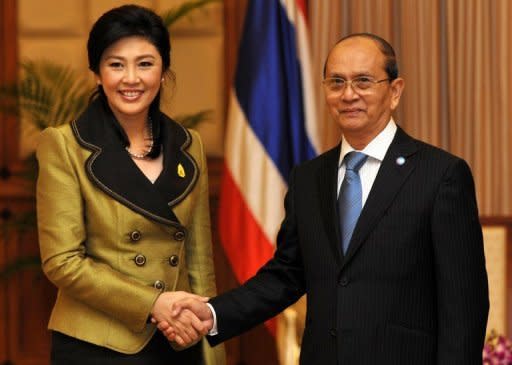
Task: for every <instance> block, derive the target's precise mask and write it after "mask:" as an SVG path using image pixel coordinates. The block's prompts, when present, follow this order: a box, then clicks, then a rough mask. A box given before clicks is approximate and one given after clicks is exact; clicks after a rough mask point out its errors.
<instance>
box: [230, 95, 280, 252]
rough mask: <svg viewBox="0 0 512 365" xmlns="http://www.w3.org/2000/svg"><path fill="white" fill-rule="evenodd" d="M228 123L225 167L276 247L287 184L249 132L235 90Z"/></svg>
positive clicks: (253, 135) (231, 97)
mask: <svg viewBox="0 0 512 365" xmlns="http://www.w3.org/2000/svg"><path fill="white" fill-rule="evenodd" d="M228 120H229V128H228V129H227V132H226V144H225V145H226V151H225V160H226V165H227V167H228V168H229V170H230V171H231V174H232V176H233V180H234V181H235V183H236V184H237V186H238V188H239V190H240V192H241V194H242V195H243V196H244V197H245V200H246V202H247V205H248V206H249V209H250V211H251V213H252V215H253V217H254V219H255V220H256V221H257V222H258V224H259V226H260V227H261V229H262V230H263V232H265V234H266V236H267V239H268V241H269V242H272V243H273V244H274V245H275V242H276V236H277V232H278V230H279V227H280V224H281V221H282V219H283V217H284V207H283V197H284V195H285V193H286V190H287V184H286V181H284V180H283V178H282V177H281V174H280V173H279V170H278V169H277V168H276V166H275V165H274V163H273V161H272V159H271V158H270V157H269V156H268V155H267V153H266V150H265V149H264V148H263V145H262V144H261V143H260V141H259V139H258V138H257V137H256V136H255V134H254V132H253V131H252V129H251V128H250V126H249V123H248V122H247V119H246V117H245V115H244V113H243V111H242V109H241V107H240V104H239V103H238V100H237V98H236V94H235V92H234V90H231V96H230V105H229V116H228Z"/></svg>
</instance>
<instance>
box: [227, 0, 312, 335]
mask: <svg viewBox="0 0 512 365" xmlns="http://www.w3.org/2000/svg"><path fill="white" fill-rule="evenodd" d="M310 69H311V61H310V54H309V43H308V29H307V21H306V6H305V0H251V1H249V4H248V8H247V14H246V18H245V25H244V31H243V35H242V39H241V42H240V48H239V55H238V66H237V70H236V75H235V81H234V85H233V89H232V91H231V97H230V105H229V115H228V126H227V132H226V148H225V166H224V175H223V180H222V183H221V193H220V194H221V195H220V212H219V233H220V239H221V242H222V245H223V246H224V250H225V253H226V255H227V257H228V259H229V261H230V263H231V265H232V267H233V271H234V273H235V275H236V277H237V279H238V281H239V282H240V283H242V282H244V281H246V280H247V279H249V278H250V277H251V276H252V275H254V274H255V273H256V271H257V270H258V269H259V268H260V267H261V266H262V265H263V264H264V263H265V262H266V261H267V260H268V259H269V258H271V256H272V255H273V252H274V248H275V244H276V236H277V231H278V229H279V226H280V224H281V221H282V219H283V217H284V207H283V199H284V195H285V193H286V190H287V179H288V175H289V173H290V171H291V168H292V167H293V166H294V165H296V164H298V163H300V162H303V161H305V160H308V159H311V158H313V157H314V156H316V154H317V153H318V151H319V146H320V141H319V136H318V135H317V133H316V130H315V128H316V109H315V107H314V100H315V98H314V97H313V95H312V93H313V92H319V91H320V87H314V86H313V83H312V75H311V70H310ZM271 330H272V328H271Z"/></svg>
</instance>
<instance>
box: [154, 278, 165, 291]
mask: <svg viewBox="0 0 512 365" xmlns="http://www.w3.org/2000/svg"><path fill="white" fill-rule="evenodd" d="M153 287H154V288H155V289H158V290H164V288H165V283H164V282H163V281H161V280H157V281H155V283H154V284H153Z"/></svg>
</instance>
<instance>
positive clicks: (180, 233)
mask: <svg viewBox="0 0 512 365" xmlns="http://www.w3.org/2000/svg"><path fill="white" fill-rule="evenodd" d="M174 239H175V240H176V241H183V240H184V239H185V232H184V231H176V232H174Z"/></svg>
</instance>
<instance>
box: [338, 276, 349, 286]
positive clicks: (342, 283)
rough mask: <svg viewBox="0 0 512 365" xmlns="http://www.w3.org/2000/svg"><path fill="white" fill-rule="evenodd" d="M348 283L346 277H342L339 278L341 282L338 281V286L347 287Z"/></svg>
mask: <svg viewBox="0 0 512 365" xmlns="http://www.w3.org/2000/svg"><path fill="white" fill-rule="evenodd" d="M348 283H349V280H348V278H347V277H345V276H344V277H342V278H341V280H340V285H341V286H347V285H348Z"/></svg>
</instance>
